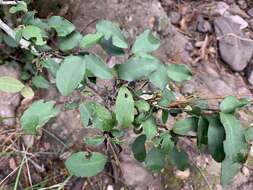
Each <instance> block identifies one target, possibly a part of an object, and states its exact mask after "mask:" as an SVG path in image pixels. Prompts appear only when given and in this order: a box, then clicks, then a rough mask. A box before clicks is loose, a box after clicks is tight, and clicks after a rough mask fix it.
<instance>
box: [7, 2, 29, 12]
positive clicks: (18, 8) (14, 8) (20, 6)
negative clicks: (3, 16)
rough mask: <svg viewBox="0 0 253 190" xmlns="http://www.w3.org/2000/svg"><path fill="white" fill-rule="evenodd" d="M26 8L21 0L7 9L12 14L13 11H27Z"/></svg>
mask: <svg viewBox="0 0 253 190" xmlns="http://www.w3.org/2000/svg"><path fill="white" fill-rule="evenodd" d="M27 11H28V9H27V4H26V3H25V2H24V1H22V2H19V3H18V4H17V5H15V6H12V7H11V8H10V10H9V12H10V13H11V14H14V13H17V12H27Z"/></svg>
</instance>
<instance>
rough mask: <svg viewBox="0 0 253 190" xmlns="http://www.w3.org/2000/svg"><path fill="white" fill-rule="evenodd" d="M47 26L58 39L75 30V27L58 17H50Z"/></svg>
mask: <svg viewBox="0 0 253 190" xmlns="http://www.w3.org/2000/svg"><path fill="white" fill-rule="evenodd" d="M48 25H49V27H50V28H53V29H55V30H56V32H57V35H58V36H59V37H65V36H67V35H69V34H70V33H72V32H73V31H74V30H75V26H74V25H73V24H72V23H71V22H69V21H68V20H66V19H65V18H63V17H60V16H52V17H51V18H50V19H49V20H48Z"/></svg>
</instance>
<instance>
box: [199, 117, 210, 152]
mask: <svg viewBox="0 0 253 190" xmlns="http://www.w3.org/2000/svg"><path fill="white" fill-rule="evenodd" d="M208 126H209V123H208V120H207V119H206V118H205V117H203V116H200V118H199V121H198V129H197V144H198V147H199V148H201V145H202V144H204V145H206V144H208V138H207V132H208Z"/></svg>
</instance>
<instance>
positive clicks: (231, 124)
mask: <svg viewBox="0 0 253 190" xmlns="http://www.w3.org/2000/svg"><path fill="white" fill-rule="evenodd" d="M220 119H221V123H222V124H223V126H224V129H225V133H226V140H225V141H224V142H223V145H224V152H225V154H226V158H229V159H232V160H233V161H234V162H235V161H238V162H240V161H241V158H242V157H245V156H246V152H247V148H248V147H247V144H246V141H245V138H244V134H243V129H242V127H241V124H240V122H239V121H238V120H237V119H236V118H235V116H234V115H232V114H225V113H220Z"/></svg>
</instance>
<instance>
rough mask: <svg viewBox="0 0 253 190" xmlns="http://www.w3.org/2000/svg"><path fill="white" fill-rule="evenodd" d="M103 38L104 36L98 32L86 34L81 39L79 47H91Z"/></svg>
mask: <svg viewBox="0 0 253 190" xmlns="http://www.w3.org/2000/svg"><path fill="white" fill-rule="evenodd" d="M103 36H104V35H103V34H102V33H100V32H97V33H95V34H87V35H85V36H84V37H83V38H82V40H81V42H80V46H81V48H89V47H92V46H93V45H95V44H97V43H99V42H100V40H101V39H102V38H103Z"/></svg>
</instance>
